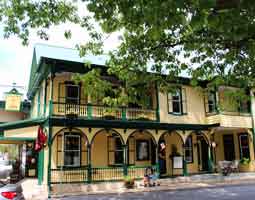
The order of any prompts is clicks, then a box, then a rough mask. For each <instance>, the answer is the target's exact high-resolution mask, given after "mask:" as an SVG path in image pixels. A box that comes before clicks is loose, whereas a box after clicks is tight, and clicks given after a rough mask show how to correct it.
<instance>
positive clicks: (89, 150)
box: [87, 144, 92, 183]
mask: <svg viewBox="0 0 255 200" xmlns="http://www.w3.org/2000/svg"><path fill="white" fill-rule="evenodd" d="M87 150H88V151H87V154H88V155H87V159H88V180H87V181H88V183H91V182H92V170H91V145H90V144H88V145H87Z"/></svg>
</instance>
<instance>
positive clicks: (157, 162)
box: [155, 144, 160, 174]
mask: <svg viewBox="0 0 255 200" xmlns="http://www.w3.org/2000/svg"><path fill="white" fill-rule="evenodd" d="M155 152H156V170H157V173H159V174H160V169H159V159H158V144H156V145H155Z"/></svg>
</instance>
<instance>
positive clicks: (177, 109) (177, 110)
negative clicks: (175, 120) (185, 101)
mask: <svg viewBox="0 0 255 200" xmlns="http://www.w3.org/2000/svg"><path fill="white" fill-rule="evenodd" d="M172 105H173V112H174V113H181V106H180V102H173V103H172Z"/></svg>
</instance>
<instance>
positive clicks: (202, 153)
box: [197, 135, 209, 172]
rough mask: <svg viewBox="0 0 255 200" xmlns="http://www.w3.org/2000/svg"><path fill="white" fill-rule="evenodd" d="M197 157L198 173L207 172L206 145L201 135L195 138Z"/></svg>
mask: <svg viewBox="0 0 255 200" xmlns="http://www.w3.org/2000/svg"><path fill="white" fill-rule="evenodd" d="M197 154H198V155H197V157H198V168H199V171H203V172H207V171H208V170H209V166H208V159H209V157H208V144H207V142H206V140H205V138H204V137H203V136H202V135H198V136H197Z"/></svg>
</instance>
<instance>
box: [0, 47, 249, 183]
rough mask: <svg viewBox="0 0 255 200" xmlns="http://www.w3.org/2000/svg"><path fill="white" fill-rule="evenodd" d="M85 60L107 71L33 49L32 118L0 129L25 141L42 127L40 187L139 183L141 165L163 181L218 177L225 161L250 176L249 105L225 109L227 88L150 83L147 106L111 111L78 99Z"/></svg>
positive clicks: (68, 52) (61, 53) (73, 54)
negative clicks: (169, 87)
mask: <svg viewBox="0 0 255 200" xmlns="http://www.w3.org/2000/svg"><path fill="white" fill-rule="evenodd" d="M84 60H87V61H90V63H91V66H92V67H94V68H97V67H98V68H102V69H103V68H105V66H104V65H105V61H106V57H105V56H97V57H95V56H87V57H86V58H85V59H84V58H82V59H81V58H80V57H79V54H78V52H77V51H76V50H72V49H65V48H60V47H53V46H45V45H37V46H36V47H35V49H34V55H33V61H32V67H31V74H30V82H29V91H28V98H29V99H30V100H31V102H32V108H31V116H30V119H27V120H23V121H17V122H15V123H4V124H1V125H0V131H1V133H2V136H3V138H6V139H8V138H11V137H14V138H20V140H22V138H24V141H26V139H27V138H29V139H34V140H35V139H36V138H37V133H38V128H39V127H43V129H44V132H45V133H46V134H47V146H46V147H45V148H44V149H43V150H42V151H40V152H39V154H38V169H37V171H38V173H37V174H38V180H39V183H40V184H45V185H48V186H52V185H54V184H59V183H91V182H99V181H114V180H115V181H117V180H122V179H123V178H124V176H126V175H128V176H130V177H133V178H142V177H143V176H144V169H145V168H146V167H152V168H154V169H155V171H157V172H158V173H160V175H161V176H177V175H189V174H199V173H209V172H216V171H219V169H218V167H217V166H218V163H219V161H224V160H227V161H235V160H236V161H241V162H239V170H240V171H254V164H253V163H254V145H253V144H254V143H253V142H254V139H253V138H254V135H253V130H254V119H253V115H252V110H254V101H240V102H239V103H238V104H231V101H230V100H229V99H228V96H226V95H224V94H225V92H226V91H227V90H232V89H233V88H231V87H226V86H222V87H219V88H217V89H216V90H215V91H213V92H205V91H206V84H201V87H199V88H197V87H192V86H191V84H190V80H189V79H188V78H179V79H178V82H176V83H174V84H175V88H176V85H177V86H178V87H177V89H175V90H174V92H171V93H162V92H160V91H159V90H158V88H157V85H156V84H154V83H152V89H151V103H150V106H149V107H147V108H141V107H139V106H137V105H133V104H132V105H131V104H130V105H126V106H121V107H114V108H110V110H111V112H109V108H108V107H107V106H106V105H103V104H100V103H98V102H93V101H91V98H90V97H88V96H85V95H84V94H83V92H82V91H83V90H84V89H86V85H82V84H78V85H77V84H75V83H74V82H73V81H72V75H73V74H74V73H87V72H88V71H87V70H88V69H86V68H85V67H84ZM234 89H235V88H234ZM252 98H253V95H252V93H251V99H252ZM244 161H245V162H244ZM244 163H246V165H244ZM49 188H50V187H49Z"/></svg>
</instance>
